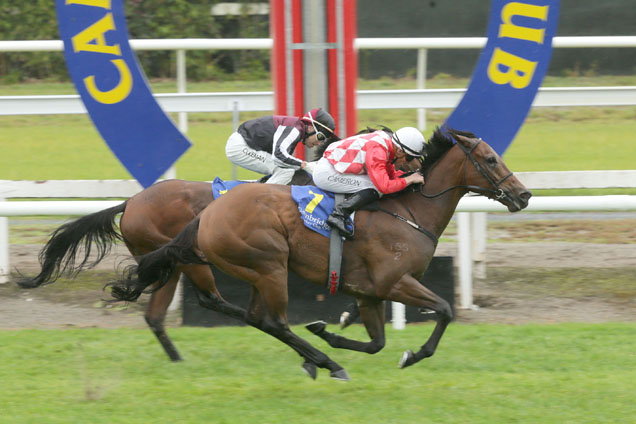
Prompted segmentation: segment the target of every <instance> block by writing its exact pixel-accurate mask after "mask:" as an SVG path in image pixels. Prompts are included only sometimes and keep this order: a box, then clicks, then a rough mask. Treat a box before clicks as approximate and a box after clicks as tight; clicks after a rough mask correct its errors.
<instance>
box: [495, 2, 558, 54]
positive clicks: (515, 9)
mask: <svg viewBox="0 0 636 424" xmlns="http://www.w3.org/2000/svg"><path fill="white" fill-rule="evenodd" d="M548 10H549V7H548V6H535V5H532V4H525V3H508V4H507V5H506V6H504V8H503V9H502V10H501V20H502V21H503V24H502V25H500V26H499V37H500V38H501V37H508V38H517V39H519V40H528V41H534V42H536V43H539V44H543V39H544V38H545V29H534V28H526V27H520V26H517V25H514V24H513V23H512V18H513V17H514V16H517V15H521V16H527V17H528V18H536V19H541V20H542V21H544V22H547V20H548Z"/></svg>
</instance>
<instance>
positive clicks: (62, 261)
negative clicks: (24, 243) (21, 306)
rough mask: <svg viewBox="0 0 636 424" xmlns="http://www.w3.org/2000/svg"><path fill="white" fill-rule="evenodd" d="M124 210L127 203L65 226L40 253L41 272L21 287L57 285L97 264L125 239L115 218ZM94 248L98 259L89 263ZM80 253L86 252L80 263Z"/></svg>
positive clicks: (21, 282) (22, 281) (27, 279)
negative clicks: (78, 258) (116, 242)
mask: <svg viewBox="0 0 636 424" xmlns="http://www.w3.org/2000/svg"><path fill="white" fill-rule="evenodd" d="M124 210H126V202H124V203H122V204H120V205H117V206H113V207H112V208H108V209H104V210H102V211H99V212H95V213H92V214H90V215H86V216H83V217H81V218H79V219H76V220H75V221H71V222H68V223H66V224H64V225H62V226H61V227H60V228H58V229H57V230H55V231H54V232H53V234H52V235H51V239H50V240H49V241H48V242H47V243H46V245H45V246H44V247H43V248H42V250H41V251H40V254H39V257H38V258H39V261H40V267H41V268H42V270H41V271H40V273H39V274H38V275H37V276H36V277H33V278H28V277H24V278H21V279H20V280H19V281H18V285H20V287H23V288H35V287H39V286H41V285H42V284H50V283H53V282H54V281H55V280H57V279H58V278H60V277H61V276H62V275H68V276H71V277H73V276H75V275H77V274H78V273H79V272H81V271H82V270H85V269H89V268H92V267H94V266H95V265H97V264H98V263H99V262H101V260H102V259H104V257H105V256H106V255H107V254H108V253H109V252H110V249H111V246H112V244H113V243H114V242H115V241H116V240H122V236H121V235H120V234H119V232H118V231H117V228H116V227H115V217H116V216H117V215H118V214H120V213H122V212H124ZM93 248H94V249H95V251H96V258H95V259H94V260H92V261H89V257H90V255H91V253H92V251H93ZM80 251H83V252H84V257H83V258H82V259H81V261H80V262H79V263H77V262H78V261H77V259H76V258H77V256H78V254H79V252H80Z"/></svg>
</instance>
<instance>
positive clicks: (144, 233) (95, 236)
mask: <svg viewBox="0 0 636 424" xmlns="http://www.w3.org/2000/svg"><path fill="white" fill-rule="evenodd" d="M311 182H312V179H311V175H309V174H308V173H307V172H305V171H297V172H296V173H295V174H294V177H293V179H292V181H291V184H295V185H307V184H309V183H311ZM210 202H212V184H211V183H208V182H203V181H184V180H166V181H162V182H159V183H157V184H154V185H152V186H150V187H148V188H146V189H144V190H142V191H140V192H139V193H137V194H135V195H134V196H132V197H131V198H130V199H128V200H126V201H124V202H123V203H121V204H119V205H117V206H113V207H111V208H108V209H104V210H102V211H99V212H95V213H92V214H89V215H85V216H82V217H80V218H77V219H75V220H73V221H70V222H67V223H65V224H63V225H62V226H60V227H59V228H57V229H56V230H55V231H54V232H53V233H52V234H51V237H50V239H49V241H48V242H47V243H46V245H45V246H44V247H43V248H42V250H41V251H40V254H39V262H40V267H41V270H40V272H39V274H38V275H37V276H35V277H31V278H29V277H24V278H21V279H20V280H18V282H17V283H18V284H19V285H20V286H21V287H23V288H35V287H39V286H41V285H43V284H50V283H53V282H54V281H56V280H57V279H58V278H60V277H61V276H68V277H75V276H77V274H79V273H80V272H81V271H83V270H86V269H90V268H92V267H94V266H96V265H97V264H98V263H99V262H101V261H102V260H103V259H104V257H106V255H108V253H109V252H110V250H111V247H112V245H113V243H115V242H117V241H119V240H122V241H123V242H124V243H125V244H126V247H127V248H128V250H129V251H130V253H131V254H132V255H134V256H141V255H143V254H145V253H149V252H152V251H153V250H156V249H158V248H160V247H161V246H163V245H164V244H166V243H168V242H170V240H172V239H173V238H174V237H175V236H176V235H177V234H178V233H179V231H181V230H182V229H183V227H185V226H186V225H187V224H188V223H189V222H190V221H192V219H194V218H195V217H196V216H197V215H198V214H199V213H200V212H201V211H202V210H203V209H205V207H206V206H208V205H209V204H210ZM119 214H122V215H121V219H120V222H119V231H118V229H117V225H116V222H115V221H116V217H117V216H118V215H119ZM91 254H92V255H91ZM182 272H183V273H184V274H185V275H186V276H188V278H190V280H191V281H192V282H193V284H194V285H195V287H196V289H197V290H195V292H196V293H197V294H201V295H205V294H207V293H210V294H212V295H214V296H216V297H218V298H220V299H222V297H221V294H220V293H219V292H218V290H217V288H216V285H215V283H214V277H213V275H212V272H211V270H210V268H209V267H208V266H205V265H190V266H184V267H179V268H177V269H175V270H174V272H173V273H172V274H171V275H170V276H168V278H167V281H165V282H164V283H163V284H162V287H161V288H160V289H159V290H157V291H154V292H153V293H152V295H151V296H150V299H149V300H148V305H147V307H146V311H145V315H144V317H145V320H146V322H147V323H148V326H149V327H150V329H151V330H152V331H153V333H154V334H155V335H156V337H157V339H158V340H159V342H160V343H161V346H162V347H163V348H164V350H165V352H166V354H167V355H168V356H169V357H170V359H171V360H173V361H179V360H181V356H180V355H179V352H178V351H177V349H176V348H175V346H174V344H173V343H172V341H171V340H170V337H168V334H167V333H166V331H165V326H164V321H165V318H166V314H167V311H168V306H169V305H170V303H171V301H172V298H173V297H174V293H175V290H176V288H177V283H178V281H179V277H180V275H181V273H182ZM201 300H202V301H203V298H202V299H201Z"/></svg>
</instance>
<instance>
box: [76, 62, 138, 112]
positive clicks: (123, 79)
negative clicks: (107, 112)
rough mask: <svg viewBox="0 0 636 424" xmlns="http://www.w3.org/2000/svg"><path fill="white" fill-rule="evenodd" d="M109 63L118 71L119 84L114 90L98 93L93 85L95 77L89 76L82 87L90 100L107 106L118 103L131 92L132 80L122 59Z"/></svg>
mask: <svg viewBox="0 0 636 424" xmlns="http://www.w3.org/2000/svg"><path fill="white" fill-rule="evenodd" d="M111 63H112V64H113V65H115V67H116V68H117V70H118V71H119V76H120V78H119V84H117V86H116V87H115V88H113V89H112V90H109V91H100V90H99V89H98V88H97V85H95V76H94V75H90V76H88V77H86V78H84V85H85V86H86V90H88V92H89V94H90V95H91V97H92V98H94V99H95V100H97V101H98V102H100V103H104V104H107V105H112V104H114V103H119V102H121V101H122V100H124V99H125V98H126V97H127V96H128V95H129V94H130V91H131V90H132V86H133V80H132V74H131V73H130V69H128V66H127V65H126V62H124V60H123V59H113V60H111Z"/></svg>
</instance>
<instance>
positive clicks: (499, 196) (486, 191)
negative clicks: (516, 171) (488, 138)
mask: <svg viewBox="0 0 636 424" xmlns="http://www.w3.org/2000/svg"><path fill="white" fill-rule="evenodd" d="M481 142H482V140H481V139H478V140H477V143H475V144H474V145H473V146H472V147H471V148H467V147H465V146H464V145H463V144H461V143H456V144H457V146H458V147H459V148H460V149H461V150H462V152H464V153H465V154H466V157H467V158H468V159H469V160H470V161H471V162H472V164H473V166H474V167H475V169H477V171H478V172H479V173H480V174H481V175H482V176H483V177H484V178H485V179H486V180H487V181H488V183H489V184H490V185H491V186H493V187H494V190H493V189H490V188H484V187H480V186H474V185H467V184H460V185H455V186H452V187H449V188H447V189H445V190H442V191H441V192H439V193H437V194H433V195H430V194H426V193H424V185H422V186H421V187H420V194H421V195H422V196H424V197H426V198H427V199H432V198H435V197H439V196H441V195H443V194H445V193H448V192H449V191H451V190H454V189H456V188H463V189H466V190H469V191H476V192H478V193H479V194H483V195H484V196H486V197H490V198H494V199H495V200H498V201H501V200H503V199H505V198H507V197H508V195H507V194H506V193H505V192H504V191H503V190H502V189H501V188H499V186H500V185H501V184H502V183H503V182H504V181H506V180H507V179H508V178H510V177H511V176H512V175H513V174H512V172H510V173H508V174H507V175H506V176H504V177H503V178H501V179H499V180H498V181H495V180H494V179H493V178H492V177H491V176H490V174H489V173H488V172H487V171H486V170H485V169H484V167H483V166H481V164H480V163H479V161H477V159H475V157H474V156H473V150H475V149H476V148H477V146H479V144H480V143H481ZM467 163H468V160H467V161H466V162H464V178H463V181H466V165H467Z"/></svg>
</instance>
